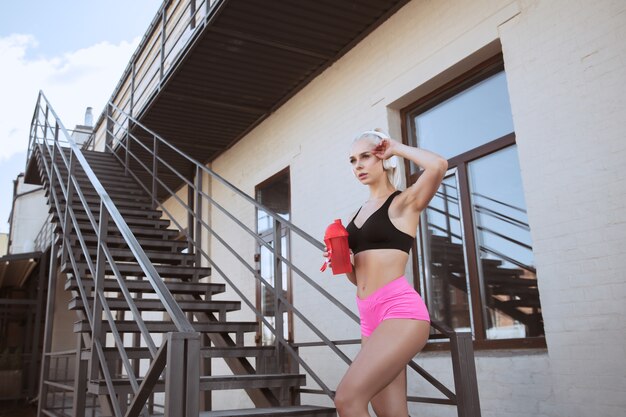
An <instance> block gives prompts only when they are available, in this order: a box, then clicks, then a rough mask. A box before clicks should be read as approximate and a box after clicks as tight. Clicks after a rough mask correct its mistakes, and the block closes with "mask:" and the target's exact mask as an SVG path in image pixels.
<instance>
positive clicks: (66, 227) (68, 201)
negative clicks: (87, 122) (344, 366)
mask: <svg viewBox="0 0 626 417" xmlns="http://www.w3.org/2000/svg"><path fill="white" fill-rule="evenodd" d="M56 132H58V125H57V129H56ZM56 132H55V134H56ZM57 143H58V140H57V138H56V137H55V144H57ZM59 152H62V150H61V149H60V148H59ZM75 167H76V163H75V158H74V152H72V149H71V148H70V166H69V167H67V187H66V188H65V190H66V194H67V195H66V196H65V213H64V214H63V250H62V252H61V265H63V264H64V263H65V261H66V260H67V252H68V251H69V250H70V248H68V247H67V245H66V244H65V243H66V242H67V241H68V240H69V237H70V232H71V230H72V222H71V220H70V207H71V205H72V201H73V200H74V181H72V179H73V178H72V177H73V176H74V169H76V168H75Z"/></svg>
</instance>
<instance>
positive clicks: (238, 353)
mask: <svg viewBox="0 0 626 417" xmlns="http://www.w3.org/2000/svg"><path fill="white" fill-rule="evenodd" d="M125 350H126V354H127V355H128V358H129V359H150V358H152V356H151V355H150V351H149V350H148V348H144V347H128V348H126V349H125ZM104 354H105V355H106V356H107V358H109V360H118V359H119V351H118V349H117V348H104ZM90 355H91V352H90V350H89V349H84V350H83V351H82V352H81V357H82V358H83V359H85V360H87V359H89V356H90ZM274 355H275V348H274V347H273V346H231V347H227V348H216V347H202V348H200V356H201V357H203V358H259V357H272V356H274Z"/></svg>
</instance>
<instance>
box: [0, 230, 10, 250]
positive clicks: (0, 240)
mask: <svg viewBox="0 0 626 417" xmlns="http://www.w3.org/2000/svg"><path fill="white" fill-rule="evenodd" d="M8 250H9V234H8V233H0V256H4V255H6V254H7V252H8Z"/></svg>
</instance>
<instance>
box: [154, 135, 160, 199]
mask: <svg viewBox="0 0 626 417" xmlns="http://www.w3.org/2000/svg"><path fill="white" fill-rule="evenodd" d="M158 152H159V141H158V140H157V137H156V136H153V137H152V208H156V207H157V200H158V198H159V196H158V195H157V173H158V172H159V169H158V165H157V164H158V163H159V160H158V158H157V154H158Z"/></svg>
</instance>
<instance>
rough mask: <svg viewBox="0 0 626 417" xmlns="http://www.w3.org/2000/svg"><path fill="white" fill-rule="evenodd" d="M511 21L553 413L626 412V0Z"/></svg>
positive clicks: (547, 6) (513, 88) (514, 100)
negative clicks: (625, 169) (625, 94)
mask: <svg viewBox="0 0 626 417" xmlns="http://www.w3.org/2000/svg"><path fill="white" fill-rule="evenodd" d="M522 8H523V11H522V13H521V14H520V15H518V16H517V17H516V18H515V19H512V20H511V21H509V22H507V23H506V24H504V25H502V26H501V28H500V33H501V37H502V44H503V52H504V58H505V67H506V70H507V78H508V82H509V90H510V96H511V105H512V108H513V117H514V122H515V128H516V135H517V143H518V148H519V153H520V164H521V169H522V177H523V180H524V186H525V189H526V191H527V195H526V202H527V205H528V213H529V220H530V224H531V225H532V230H531V233H532V237H533V245H534V252H535V257H536V258H535V259H536V261H537V270H538V281H539V290H540V294H541V303H542V306H543V317H544V320H545V323H546V332H547V342H548V350H549V353H550V366H551V371H552V372H551V376H552V383H553V386H554V399H553V401H551V402H548V403H546V404H544V406H543V410H544V412H545V413H546V414H547V415H551V416H552V415H554V416H557V415H558V416H561V415H568V416H617V415H624V413H626V396H625V395H624V393H626V363H625V361H624V358H626V349H625V347H624V346H625V342H626V336H625V335H626V333H625V331H626V326H625V324H624V316H625V315H626V307H625V306H626V303H625V301H626V294H625V293H624V288H625V287H626V284H625V280H626V279H625V278H626V274H625V273H624V269H623V268H624V266H625V263H624V260H623V259H624V254H626V215H625V214H624V204H625V203H626V192H625V191H626V182H625V180H624V176H625V175H624V172H623V170H622V169H620V167H621V166H622V164H623V161H624V160H626V142H625V141H624V133H625V129H624V127H623V120H625V119H626V107H625V106H624V99H623V91H624V89H623V84H624V81H625V80H626V43H625V42H624V41H623V39H624V37H625V36H626V25H625V24H626V2H623V1H597V2H585V1H573V2H568V1H525V2H523V6H522Z"/></svg>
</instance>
